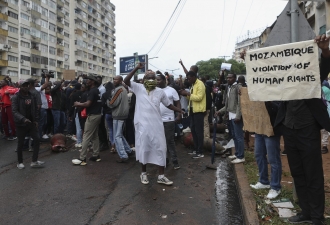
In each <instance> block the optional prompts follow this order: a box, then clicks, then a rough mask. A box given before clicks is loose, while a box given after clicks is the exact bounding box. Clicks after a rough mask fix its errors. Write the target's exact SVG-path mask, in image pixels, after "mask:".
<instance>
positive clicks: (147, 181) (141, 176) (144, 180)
mask: <svg viewBox="0 0 330 225" xmlns="http://www.w3.org/2000/svg"><path fill="white" fill-rule="evenodd" d="M140 178H141V183H142V184H149V180H148V176H147V174H141V175H140Z"/></svg>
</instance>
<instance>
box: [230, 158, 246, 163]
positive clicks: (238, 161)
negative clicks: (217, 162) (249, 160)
mask: <svg viewBox="0 0 330 225" xmlns="http://www.w3.org/2000/svg"><path fill="white" fill-rule="evenodd" d="M243 162H245V159H244V158H243V159H234V160H233V161H231V163H233V164H237V163H243Z"/></svg>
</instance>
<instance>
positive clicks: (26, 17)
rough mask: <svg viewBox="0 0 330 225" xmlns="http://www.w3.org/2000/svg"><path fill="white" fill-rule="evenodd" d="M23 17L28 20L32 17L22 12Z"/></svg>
mask: <svg viewBox="0 0 330 225" xmlns="http://www.w3.org/2000/svg"><path fill="white" fill-rule="evenodd" d="M21 18H22V19H24V20H27V21H29V20H30V17H29V16H28V15H26V14H24V13H21Z"/></svg>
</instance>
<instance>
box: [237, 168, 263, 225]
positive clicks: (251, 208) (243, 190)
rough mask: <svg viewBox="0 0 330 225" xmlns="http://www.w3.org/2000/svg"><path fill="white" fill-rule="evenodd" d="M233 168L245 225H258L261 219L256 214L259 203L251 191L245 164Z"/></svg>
mask: <svg viewBox="0 0 330 225" xmlns="http://www.w3.org/2000/svg"><path fill="white" fill-rule="evenodd" d="M233 168H234V174H235V180H236V184H237V192H238V196H239V199H240V202H241V205H242V212H243V219H244V224H246V225H257V224H259V218H258V214H257V212H256V208H257V203H256V201H255V199H254V195H253V193H252V191H251V189H250V185H249V182H248V179H247V176H246V174H245V170H244V166H243V164H235V165H234V166H233Z"/></svg>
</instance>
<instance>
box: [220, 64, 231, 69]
mask: <svg viewBox="0 0 330 225" xmlns="http://www.w3.org/2000/svg"><path fill="white" fill-rule="evenodd" d="M230 69H231V64H230V63H222V64H221V67H220V70H230Z"/></svg>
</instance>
